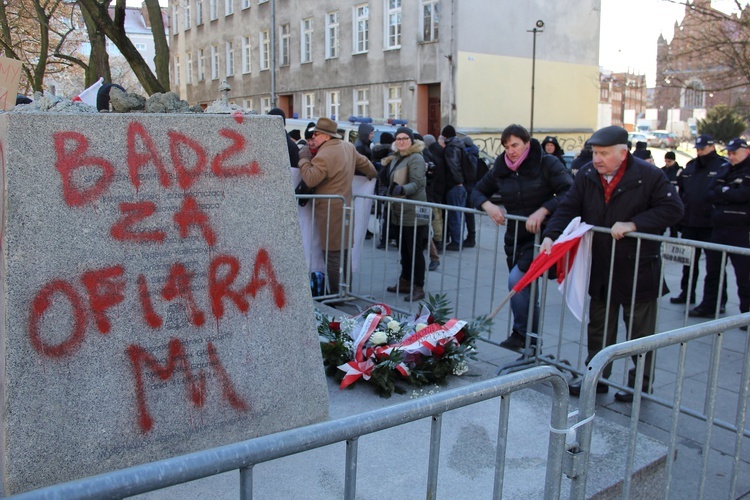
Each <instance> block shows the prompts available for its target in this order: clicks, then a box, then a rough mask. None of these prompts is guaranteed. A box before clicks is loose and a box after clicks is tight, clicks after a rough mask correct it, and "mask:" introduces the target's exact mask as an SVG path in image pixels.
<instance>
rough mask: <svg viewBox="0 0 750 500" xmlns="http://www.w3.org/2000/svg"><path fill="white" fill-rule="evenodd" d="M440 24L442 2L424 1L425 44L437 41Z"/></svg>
mask: <svg viewBox="0 0 750 500" xmlns="http://www.w3.org/2000/svg"><path fill="white" fill-rule="evenodd" d="M439 22H440V2H439V1H438V0H422V41H423V42H435V41H437V39H438V24H439Z"/></svg>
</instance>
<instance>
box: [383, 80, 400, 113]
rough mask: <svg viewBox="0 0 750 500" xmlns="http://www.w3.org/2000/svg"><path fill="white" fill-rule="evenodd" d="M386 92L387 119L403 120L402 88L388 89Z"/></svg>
mask: <svg viewBox="0 0 750 500" xmlns="http://www.w3.org/2000/svg"><path fill="white" fill-rule="evenodd" d="M386 92H387V94H386V100H385V106H386V109H385V116H386V118H397V119H398V118H401V87H388V89H387V91H386Z"/></svg>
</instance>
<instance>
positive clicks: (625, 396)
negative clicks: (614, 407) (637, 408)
mask: <svg viewBox="0 0 750 500" xmlns="http://www.w3.org/2000/svg"><path fill="white" fill-rule="evenodd" d="M615 401H619V402H620V403H632V402H633V393H632V392H630V391H617V392H616V393H615Z"/></svg>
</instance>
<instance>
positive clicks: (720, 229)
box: [690, 138, 750, 330]
mask: <svg viewBox="0 0 750 500" xmlns="http://www.w3.org/2000/svg"><path fill="white" fill-rule="evenodd" d="M727 157H728V159H729V165H725V166H724V167H723V168H722V169H721V171H720V172H719V174H718V175H717V176H716V179H715V180H714V182H713V183H712V184H711V186H710V187H709V189H708V190H707V191H708V194H707V197H706V200H707V201H708V203H710V204H712V205H713V212H712V213H711V224H712V225H713V229H712V230H711V240H710V241H711V243H717V244H719V245H731V246H735V247H742V248H750V149H748V145H747V142H746V141H745V139H740V138H737V139H732V140H731V141H729V142H728V143H727ZM727 259H731V261H732V267H734V272H735V275H736V277H737V295H738V296H739V299H740V312H741V313H745V312H748V311H750V257H748V256H746V255H738V254H735V253H729V254H727ZM721 261H722V256H721V253H720V252H716V251H706V284H705V287H704V290H703V302H701V304H700V305H699V306H698V307H696V308H695V309H693V310H691V311H690V312H691V313H693V312H694V311H695V310H696V309H698V308H699V307H701V308H703V309H704V311H705V312H708V313H710V316H711V317H714V316H715V311H716V303H717V301H718V298H719V297H718V289H719V279H720V276H721V271H722V265H721V264H722V262H721ZM724 283H726V278H725V279H724ZM725 300H726V299H725ZM690 315H691V316H694V314H690ZM743 329H744V330H747V327H743Z"/></svg>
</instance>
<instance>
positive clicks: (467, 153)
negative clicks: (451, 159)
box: [461, 146, 479, 184]
mask: <svg viewBox="0 0 750 500" xmlns="http://www.w3.org/2000/svg"><path fill="white" fill-rule="evenodd" d="M463 150H464V151H463V154H462V155H461V173H462V174H463V176H464V182H465V183H467V184H474V183H476V182H477V169H478V167H479V158H478V157H477V155H475V154H474V153H472V152H471V149H470V148H469V147H467V146H464V148H463Z"/></svg>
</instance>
